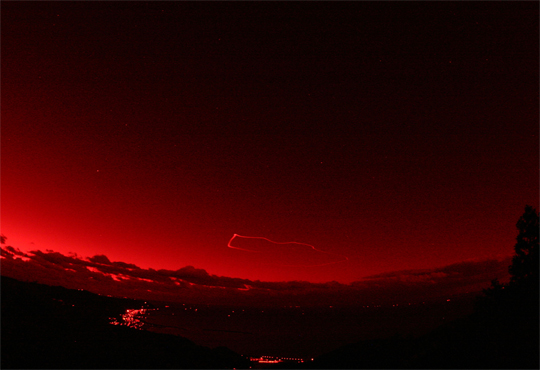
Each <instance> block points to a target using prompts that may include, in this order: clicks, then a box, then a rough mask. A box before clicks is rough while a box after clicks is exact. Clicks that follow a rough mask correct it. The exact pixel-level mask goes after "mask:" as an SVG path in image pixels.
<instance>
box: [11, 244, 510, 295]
mask: <svg viewBox="0 0 540 370" xmlns="http://www.w3.org/2000/svg"><path fill="white" fill-rule="evenodd" d="M1 252H2V265H1V266H2V275H5V276H10V277H14V278H17V279H20V280H27V281H37V282H40V283H45V284H51V285H62V286H65V287H67V288H72V289H86V290H89V291H92V292H95V293H99V294H106V295H113V296H125V297H130V298H142V299H149V300H150V299H155V300H168V301H183V302H193V303H208V304H303V305H338V304H358V305H361V304H389V303H395V302H398V303H402V302H420V301H428V300H432V299H437V298H441V297H447V296H449V295H453V294H460V293H464V292H475V291H479V290H481V289H482V288H485V287H487V286H489V283H490V281H491V280H492V279H494V278H498V279H500V280H505V279H507V277H508V266H509V264H510V262H511V259H510V258H504V259H501V260H496V259H489V260H478V261H464V262H461V263H456V264H452V265H448V266H444V267H440V268H435V269H428V270H405V271H395V272H390V273H385V274H378V275H373V276H369V277H367V278H365V279H363V280H361V281H356V282H353V283H351V284H341V283H338V282H335V281H334V282H327V283H310V282H306V281H289V282H263V281H259V280H248V279H240V278H231V277H225V276H217V275H211V274H209V273H208V272H207V271H206V270H204V269H199V268H195V267H193V266H186V267H183V268H181V269H178V270H165V269H160V270H155V269H152V268H149V269H142V268H139V267H138V266H136V265H133V264H128V263H124V262H112V261H110V260H109V258H108V257H107V256H105V255H96V256H93V257H90V258H82V257H79V256H77V255H73V256H65V255H63V254H61V253H58V252H54V251H50V250H48V251H46V252H42V251H39V250H35V251H31V252H28V253H25V252H22V251H20V250H19V249H17V248H13V247H11V246H5V245H4V246H2V251H1Z"/></svg>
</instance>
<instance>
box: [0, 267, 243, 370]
mask: <svg viewBox="0 0 540 370" xmlns="http://www.w3.org/2000/svg"><path fill="white" fill-rule="evenodd" d="M1 284H2V363H1V365H2V366H1V367H2V368H154V369H155V368H233V367H247V366H249V361H246V360H245V359H244V358H243V357H241V356H240V355H238V354H236V353H234V352H232V351H230V350H228V349H226V348H216V349H209V348H206V347H202V346H197V345H195V344H194V343H193V342H191V341H190V340H188V339H185V338H182V337H178V336H174V335H167V334H157V333H152V332H147V331H143V330H137V329H134V328H129V327H126V326H115V325H110V324H109V321H110V320H109V318H110V317H119V315H120V314H122V313H124V312H125V310H126V309H128V308H135V309H138V308H141V307H142V306H145V302H143V301H136V300H130V299H120V298H111V297H104V296H99V295H96V294H93V293H89V292H87V291H77V290H70V289H66V288H63V287H59V286H47V285H42V284H37V283H27V282H21V281H18V280H15V279H11V278H8V277H4V276H2V279H1ZM146 306H148V305H146Z"/></svg>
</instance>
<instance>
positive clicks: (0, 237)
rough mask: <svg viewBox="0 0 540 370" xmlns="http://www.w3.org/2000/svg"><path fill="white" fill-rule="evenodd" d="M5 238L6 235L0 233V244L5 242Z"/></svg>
mask: <svg viewBox="0 0 540 370" xmlns="http://www.w3.org/2000/svg"><path fill="white" fill-rule="evenodd" d="M6 240H7V238H6V236H5V235H4V234H1V235H0V243H1V244H6Z"/></svg>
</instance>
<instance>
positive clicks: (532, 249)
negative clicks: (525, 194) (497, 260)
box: [508, 206, 539, 284]
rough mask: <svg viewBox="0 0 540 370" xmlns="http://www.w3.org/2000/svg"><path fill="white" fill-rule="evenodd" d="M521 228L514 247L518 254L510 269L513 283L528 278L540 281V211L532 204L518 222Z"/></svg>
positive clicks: (518, 282)
mask: <svg viewBox="0 0 540 370" xmlns="http://www.w3.org/2000/svg"><path fill="white" fill-rule="evenodd" d="M516 227H517V228H518V230H519V234H518V236H517V238H516V239H517V243H516V245H515V247H514V249H515V251H516V255H515V256H514V258H513V259H512V265H511V266H510V268H509V269H508V271H509V272H510V274H511V275H512V280H511V281H512V283H514V284H520V283H522V282H524V281H526V280H530V281H536V282H538V265H539V262H538V257H539V256H538V213H537V212H536V210H535V209H534V208H533V207H531V206H526V207H525V213H524V214H523V216H521V217H520V219H519V221H518V222H517V224H516Z"/></svg>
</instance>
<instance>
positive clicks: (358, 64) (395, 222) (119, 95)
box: [1, 2, 539, 283]
mask: <svg viewBox="0 0 540 370" xmlns="http://www.w3.org/2000/svg"><path fill="white" fill-rule="evenodd" d="M538 41H539V40H538V3H535V2H521V3H516V2H497V3H484V2H479V3H466V4H464V3H456V2H453V3H438V2H436V3H429V2H427V3H402V4H401V3H400V4H395V3H392V4H389V3H364V2H358V3H204V2H203V3H185V2H173V3H154V2H149V3H144V2H121V3H95V2H68V3H66V2H58V3H35V2H32V3H29V2H3V3H2V46H1V47H2V139H1V140H2V148H1V149H2V179H1V185H2V188H1V191H2V209H1V216H2V218H1V226H2V233H3V234H4V235H6V236H7V237H8V238H9V239H8V240H9V244H10V245H12V246H14V247H17V248H20V249H21V250H23V251H29V250H41V251H45V250H46V249H50V250H54V251H56V252H60V253H62V254H64V255H68V254H69V253H70V252H71V253H76V254H77V255H78V256H81V257H90V256H94V255H106V256H107V257H108V258H109V259H110V260H111V261H123V262H126V263H133V264H136V265H137V266H139V267H141V268H145V269H146V268H154V269H167V270H178V269H180V268H183V267H185V266H188V265H191V266H195V267H196V268H200V269H204V270H206V271H207V272H208V273H210V274H216V275H219V276H228V277H235V278H243V279H251V280H257V279H260V280H264V281H290V280H306V281H310V282H328V281H333V280H335V281H338V282H341V283H350V282H353V281H357V280H360V279H361V278H363V277H366V276H369V275H375V274H381V273H385V272H390V271H398V270H414V269H435V268H437V267H442V266H446V265H450V264H455V263H461V262H463V261H467V260H474V261H481V260H486V259H490V258H495V257H497V256H498V257H499V258H500V257H501V256H508V255H510V254H512V253H513V249H512V248H513V245H514V242H515V236H516V230H515V227H514V225H515V223H516V221H517V220H518V218H519V216H520V215H521V214H522V213H523V210H524V207H525V205H526V204H531V205H533V206H535V207H537V205H538V188H539V183H538V170H539V163H538V55H539V51H538V44H539V42H538ZM234 234H239V235H242V236H252V237H260V238H266V239H268V240H265V239H252V238H249V239H248V238H235V239H234V240H233V241H232V244H231V246H235V247H237V248H241V249H233V248H229V247H228V245H229V244H228V243H229V241H230V240H231V238H232V237H233V235H234ZM271 241H273V242H281V243H283V242H296V243H303V244H294V243H289V244H276V243H272V242H271ZM242 249H247V250H255V251H256V252H250V251H246V250H242ZM343 256H345V257H347V258H346V259H345V258H343ZM320 265H322V266H320Z"/></svg>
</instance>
